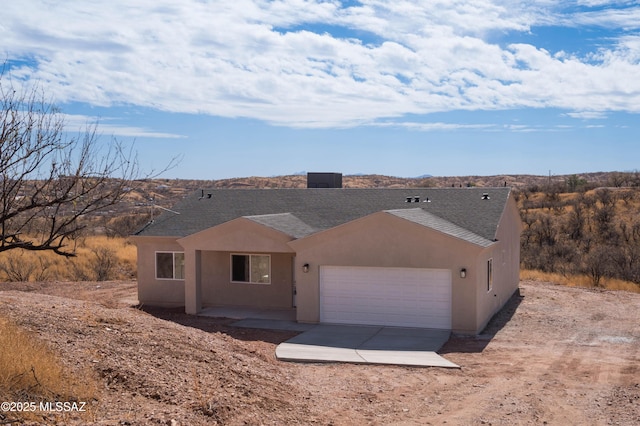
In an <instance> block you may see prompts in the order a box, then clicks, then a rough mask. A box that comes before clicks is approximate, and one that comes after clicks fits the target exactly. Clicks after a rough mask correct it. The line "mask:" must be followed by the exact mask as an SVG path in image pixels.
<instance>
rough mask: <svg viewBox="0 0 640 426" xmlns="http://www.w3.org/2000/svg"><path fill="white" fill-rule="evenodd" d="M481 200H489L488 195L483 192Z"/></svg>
mask: <svg viewBox="0 0 640 426" xmlns="http://www.w3.org/2000/svg"><path fill="white" fill-rule="evenodd" d="M482 199H483V200H488V199H489V193H488V192H484V193H483V194H482Z"/></svg>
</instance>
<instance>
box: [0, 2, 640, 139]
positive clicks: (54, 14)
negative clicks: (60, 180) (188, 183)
mask: <svg viewBox="0 0 640 426" xmlns="http://www.w3.org/2000/svg"><path fill="white" fill-rule="evenodd" d="M575 6H585V7H587V9H585V10H583V11H581V12H579V13H572V14H565V13H563V12H562V11H560V10H559V9H558V7H559V6H558V4H557V2H551V1H544V0H539V1H534V2H531V3H526V4H522V5H513V4H512V2H510V1H509V2H508V1H506V0H497V1H490V0H473V1H445V0H439V1H432V2H423V1H417V0H414V1H409V0H396V1H384V0H362V1H361V2H360V3H359V4H358V5H357V6H351V7H344V6H342V5H341V3H340V2H338V1H320V0H278V1H266V0H253V1H252V0H237V1H234V2H229V1H222V0H220V1H210V2H200V1H195V0H193V1H187V0H182V1H177V0H176V1H171V0H139V1H137V2H135V3H133V5H132V3H131V2H124V1H115V0H114V1H108V2H105V1H97V0H90V1H83V2H73V3H69V2H52V1H45V0H23V1H22V2H19V4H18V3H17V2H8V4H7V5H3V15H4V19H3V22H2V24H0V39H1V40H3V49H5V51H6V56H7V57H8V58H9V60H10V61H11V60H26V63H25V64H23V65H22V66H21V67H20V66H19V67H17V68H16V67H14V68H13V70H12V74H13V75H14V76H15V77H17V78H23V79H25V80H32V81H39V82H40V84H41V85H43V86H45V88H46V90H47V92H48V93H50V94H51V95H52V96H53V97H55V98H56V99H57V100H58V101H60V102H66V101H79V102H87V103H90V104H93V105H100V106H111V105H128V104H131V105H140V106H144V107H151V108H156V109H159V110H163V111H171V112H186V113H203V114H210V115H219V116H225V117H239V116H243V117H252V118H257V119H260V120H265V121H268V122H272V123H276V124H280V125H287V126H293V127H344V126H353V125H358V124H362V123H373V122H375V121H376V120H379V119H382V118H393V117H401V116H403V115H405V114H425V113H430V112H438V111H451V110H459V109H467V110H477V109H506V108H522V107H537V108H543V107H555V108H565V109H568V110H575V111H578V113H579V112H581V111H603V112H605V111H630V112H640V80H638V79H637V78H636V77H635V76H637V75H638V74H639V71H640V65H639V64H640V41H639V38H638V37H637V36H634V35H633V34H629V33H625V34H623V36H622V37H620V38H619V39H618V41H617V43H616V44H614V45H613V47H602V48H600V49H599V50H597V51H593V52H591V53H590V54H589V55H587V56H585V57H583V58H580V57H576V56H575V55H571V54H570V53H569V54H566V53H554V52H549V51H547V50H544V49H542V48H540V47H536V46H534V45H531V44H522V43H521V44H513V45H510V46H507V47H501V46H500V45H498V44H495V43H492V42H490V41H489V40H491V39H492V37H491V35H495V34H502V33H507V32H513V31H516V32H525V33H526V32H527V31H529V30H530V28H531V27H532V26H535V25H539V24H543V23H544V24H551V25H571V26H575V25H596V26H597V25H600V26H606V27H608V28H618V29H619V30H620V31H622V32H624V31H627V29H628V28H637V27H638V24H637V23H638V22H640V16H639V15H638V14H639V13H640V12H639V11H640V8H638V7H634V6H633V4H630V3H628V2H618V4H617V6H618V7H617V8H613V9H606V8H605V9H603V8H601V7H600V8H598V9H597V10H595V9H594V10H591V9H589V8H591V7H596V6H603V5H602V2H599V1H597V0H591V1H587V0H582V1H579V2H576V3H575ZM575 22H578V24H575ZM309 25H312V26H309ZM326 25H331V26H332V27H326ZM335 28H342V33H338V32H337V31H335ZM609 44H610V41H608V42H607V44H606V45H609ZM114 129H115V130H116V131H118V132H123V133H131V134H136V133H137V132H138V131H139V132H141V133H140V134H144V133H145V132H147V134H149V133H151V134H153V133H154V132H152V131H150V130H148V131H146V130H144V129H134V128H118V127H114Z"/></svg>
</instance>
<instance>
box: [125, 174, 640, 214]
mask: <svg viewBox="0 0 640 426" xmlns="http://www.w3.org/2000/svg"><path fill="white" fill-rule="evenodd" d="M299 173H300V174H298V173H296V174H293V175H285V176H271V177H260V176H250V177H238V178H230V179H219V180H187V179H148V180H142V181H138V182H136V185H134V189H133V190H132V191H131V194H130V196H129V198H128V200H129V202H130V203H131V202H133V203H134V204H135V203H138V204H146V205H149V204H151V203H153V204H156V205H160V206H162V207H171V206H172V205H173V204H175V203H176V202H177V201H179V200H180V199H181V198H183V197H184V196H185V195H187V194H189V193H191V192H193V191H196V190H198V189H215V188H305V187H306V186H307V177H306V173H302V172H299ZM569 180H574V181H577V182H581V183H582V184H583V185H586V186H589V187H590V188H595V187H601V186H612V187H620V186H640V172H624V173H623V172H598V173H581V174H575V175H551V176H539V175H525V174H513V175H494V176H429V175H423V176H419V177H415V178H403V177H394V176H385V175H377V174H369V175H344V176H343V178H342V183H343V186H344V187H345V188H407V187H408V188H411V187H432V188H438V187H466V186H478V187H499V186H510V187H514V188H519V189H525V188H532V189H534V190H538V189H540V188H543V187H545V186H549V185H560V186H563V185H565V184H566V182H568V181H569Z"/></svg>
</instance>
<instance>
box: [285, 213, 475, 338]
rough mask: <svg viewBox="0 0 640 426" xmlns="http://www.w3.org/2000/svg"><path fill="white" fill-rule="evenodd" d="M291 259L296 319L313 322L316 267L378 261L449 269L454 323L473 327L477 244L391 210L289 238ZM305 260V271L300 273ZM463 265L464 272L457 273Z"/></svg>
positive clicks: (458, 327) (316, 306)
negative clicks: (408, 218) (293, 269)
mask: <svg viewBox="0 0 640 426" xmlns="http://www.w3.org/2000/svg"><path fill="white" fill-rule="evenodd" d="M290 245H291V246H292V247H293V248H294V249H295V250H296V251H297V255H296V260H295V271H296V272H295V273H296V287H297V295H298V297H297V301H298V321H300V322H310V323H317V322H319V320H320V310H319V306H320V305H319V303H320V301H319V279H320V278H319V269H320V266H322V265H331V266H377V267H399V268H403V267H406V268H434V269H449V270H451V273H452V312H453V314H452V327H453V329H454V330H459V331H462V332H475V330H476V327H477V324H476V312H475V310H476V304H475V298H474V292H473V291H469V287H473V284H472V283H473V279H474V277H473V276H474V273H473V271H472V269H473V265H474V259H475V258H476V257H477V256H478V254H479V253H480V252H481V248H479V247H477V246H475V245H473V244H470V243H468V242H464V241H462V240H457V239H455V238H451V237H450V236H446V235H444V234H442V233H440V232H437V231H434V230H431V229H429V228H425V227H423V226H420V225H417V224H415V223H412V222H410V221H407V220H404V219H401V218H398V217H396V216H393V215H391V214H388V213H385V212H380V213H375V214H373V215H370V216H367V217H365V218H362V219H358V220H355V221H353V222H350V223H348V224H345V225H341V226H339V227H336V228H333V229H330V230H328V231H325V232H321V233H318V234H315V235H312V236H310V237H308V238H305V239H301V240H297V241H294V242H292V243H290ZM305 263H308V264H309V265H310V268H309V272H308V273H303V272H302V267H303V265H304V264H305ZM462 268H465V269H466V270H467V271H468V272H467V277H466V278H461V277H460V270H461V269H462Z"/></svg>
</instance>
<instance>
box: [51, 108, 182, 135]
mask: <svg viewBox="0 0 640 426" xmlns="http://www.w3.org/2000/svg"><path fill="white" fill-rule="evenodd" d="M62 118H63V120H64V123H65V128H66V129H67V131H69V132H72V133H73V132H75V131H78V132H84V131H85V130H86V129H87V128H91V126H92V125H94V124H99V130H100V133H101V134H103V135H108V136H123V137H133V138H138V137H141V138H142V137H143V138H161V139H182V138H186V136H184V135H178V134H175V133H162V132H156V131H153V130H150V129H146V128H143V127H136V126H124V125H120V124H115V123H114V121H117V119H115V118H103V117H90V116H87V115H81V114H63V117H62Z"/></svg>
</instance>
